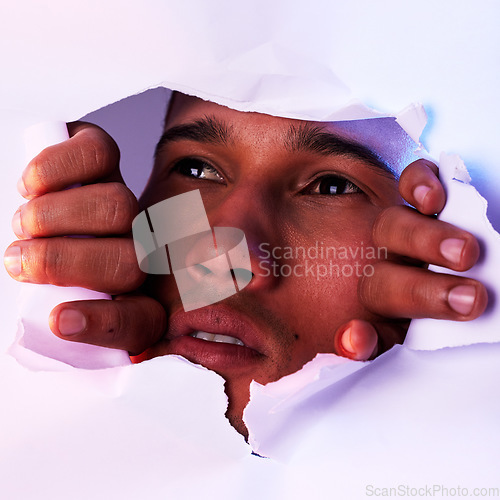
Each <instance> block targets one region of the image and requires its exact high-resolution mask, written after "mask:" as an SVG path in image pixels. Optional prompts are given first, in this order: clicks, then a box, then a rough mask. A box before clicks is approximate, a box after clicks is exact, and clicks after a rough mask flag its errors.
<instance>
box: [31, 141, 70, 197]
mask: <svg viewBox="0 0 500 500" xmlns="http://www.w3.org/2000/svg"><path fill="white" fill-rule="evenodd" d="M56 147H57V146H56ZM58 156H59V155H56V154H55V152H54V147H50V148H47V149H44V150H43V151H42V152H41V153H39V154H38V155H37V156H35V158H33V159H32V160H31V161H30V162H29V164H28V167H27V175H26V177H25V178H24V182H25V184H26V185H27V186H29V187H31V188H34V190H35V191H36V192H41V193H45V192H47V191H49V190H50V188H51V186H52V182H53V179H57V178H59V177H62V176H63V174H64V171H63V165H62V162H61V161H59V157H58Z"/></svg>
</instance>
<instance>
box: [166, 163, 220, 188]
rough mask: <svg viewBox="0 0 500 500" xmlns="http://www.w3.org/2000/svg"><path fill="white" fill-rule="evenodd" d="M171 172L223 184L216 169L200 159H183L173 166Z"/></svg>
mask: <svg viewBox="0 0 500 500" xmlns="http://www.w3.org/2000/svg"><path fill="white" fill-rule="evenodd" d="M173 171H174V172H177V173H178V174H180V175H183V176H185V177H193V178H195V179H204V180H207V181H213V182H219V183H221V184H224V178H223V177H222V175H221V174H220V173H219V172H218V171H217V169H215V168H214V167H213V166H212V165H210V164H209V163H207V162H206V161H204V160H202V159H200V158H183V159H181V160H179V161H177V162H176V163H175V164H174V167H173Z"/></svg>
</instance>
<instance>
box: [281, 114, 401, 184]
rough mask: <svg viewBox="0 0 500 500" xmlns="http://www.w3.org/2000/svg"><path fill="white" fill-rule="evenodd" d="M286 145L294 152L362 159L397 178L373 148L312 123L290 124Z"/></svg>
mask: <svg viewBox="0 0 500 500" xmlns="http://www.w3.org/2000/svg"><path fill="white" fill-rule="evenodd" d="M285 145H286V147H287V149H288V150H289V151H292V152H313V153H318V154H321V155H325V156H329V155H334V156H344V157H347V158H353V159H356V160H361V161H363V162H364V163H366V164H367V165H368V166H370V167H373V168H374V169H375V170H376V171H377V172H378V173H381V174H383V175H385V176H389V177H391V178H392V179H394V178H396V174H395V172H394V170H393V169H392V168H391V167H390V166H389V165H388V164H387V163H386V162H385V161H384V160H383V159H382V158H381V157H380V156H379V155H377V154H376V153H374V152H373V151H372V150H371V149H369V148H368V147H366V146H363V145H362V144H359V143H358V142H354V141H350V140H348V139H344V138H341V137H339V136H337V135H335V134H333V133H331V132H327V131H325V130H324V129H322V128H321V127H318V126H316V125H313V124H311V123H307V122H305V123H302V124H300V125H299V126H296V125H290V128H289V130H288V134H287V138H286V140H285Z"/></svg>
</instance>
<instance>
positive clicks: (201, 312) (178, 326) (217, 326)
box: [166, 305, 265, 373]
mask: <svg viewBox="0 0 500 500" xmlns="http://www.w3.org/2000/svg"><path fill="white" fill-rule="evenodd" d="M196 331H204V332H208V333H215V334H219V335H230V336H231V337H235V338H237V339H239V340H241V342H243V343H244V344H245V346H239V345H235V344H226V343H220V342H210V341H206V340H202V339H197V338H194V337H191V336H190V334H192V333H194V332H196ZM264 339H265V337H264V335H263V333H262V332H261V331H259V329H257V328H256V327H255V325H254V324H253V323H252V322H251V321H250V320H249V318H247V317H246V316H245V315H242V314H241V313H239V312H238V311H235V310H234V309H231V308H228V307H227V306H224V305H214V306H207V307H204V308H201V309H196V310H194V311H189V312H185V311H183V310H179V311H176V312H175V313H174V314H173V315H172V316H171V317H170V320H169V327H168V332H167V335H166V340H167V341H168V343H169V352H171V353H175V354H179V355H181V356H184V357H185V358H187V359H189V360H190V361H192V362H195V363H198V364H201V365H203V366H205V367H206V368H209V369H212V370H214V371H218V372H222V373H225V372H227V371H228V370H229V371H231V372H232V371H234V370H238V371H241V370H246V369H248V368H249V367H251V366H255V364H256V363H259V362H260V361H261V360H262V358H263V357H265V345H264Z"/></svg>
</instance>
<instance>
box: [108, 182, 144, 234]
mask: <svg viewBox="0 0 500 500" xmlns="http://www.w3.org/2000/svg"><path fill="white" fill-rule="evenodd" d="M105 189H106V192H105V203H104V214H103V218H104V221H105V222H106V225H107V226H108V227H110V228H111V230H112V231H114V232H116V233H126V232H129V231H130V230H131V228H132V220H133V219H134V217H135V215H136V213H137V211H138V208H137V200H136V199H135V196H134V195H133V193H132V192H131V191H130V189H128V188H127V187H126V186H125V185H124V184H120V183H118V182H112V183H109V184H106V186H105Z"/></svg>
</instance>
